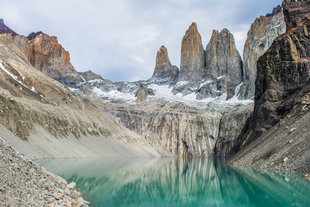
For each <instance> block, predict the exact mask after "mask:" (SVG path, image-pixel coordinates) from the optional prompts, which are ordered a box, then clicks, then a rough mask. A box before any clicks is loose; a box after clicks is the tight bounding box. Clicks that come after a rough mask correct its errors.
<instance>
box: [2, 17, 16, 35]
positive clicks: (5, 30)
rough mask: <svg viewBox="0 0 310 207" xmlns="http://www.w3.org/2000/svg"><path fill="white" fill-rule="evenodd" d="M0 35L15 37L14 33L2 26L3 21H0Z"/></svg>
mask: <svg viewBox="0 0 310 207" xmlns="http://www.w3.org/2000/svg"><path fill="white" fill-rule="evenodd" d="M0 34H12V35H17V33H16V32H14V31H13V30H11V29H10V28H9V27H8V26H6V25H5V24H4V20H3V19H0Z"/></svg>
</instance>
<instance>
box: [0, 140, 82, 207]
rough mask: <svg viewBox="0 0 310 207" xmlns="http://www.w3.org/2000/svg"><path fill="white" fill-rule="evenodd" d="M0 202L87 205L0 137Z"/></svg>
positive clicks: (69, 187)
mask: <svg viewBox="0 0 310 207" xmlns="http://www.w3.org/2000/svg"><path fill="white" fill-rule="evenodd" d="M0 169H1V170H0V183H1V185H0V206H80V207H82V206H88V205H87V204H88V202H87V201H85V200H84V199H83V198H82V196H81V193H80V192H79V190H78V189H76V188H75V184H74V183H70V184H67V182H66V181H65V180H64V179H62V178H61V177H58V176H56V175H54V174H51V173H49V172H47V171H46V170H45V169H44V168H42V167H40V166H39V165H37V164H36V163H34V162H32V161H31V160H29V159H27V158H26V157H25V156H24V155H23V154H21V153H18V152H17V151H16V150H15V149H13V148H12V147H11V146H10V145H8V144H7V143H6V142H5V141H4V140H3V139H2V138H0Z"/></svg>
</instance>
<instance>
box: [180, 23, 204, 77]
mask: <svg viewBox="0 0 310 207" xmlns="http://www.w3.org/2000/svg"><path fill="white" fill-rule="evenodd" d="M204 68H205V67H204V49H203V46H202V40H201V36H200V34H199V32H198V28H197V24H196V23H194V22H193V23H192V24H191V26H190V27H189V28H188V30H187V31H186V33H185V35H184V37H183V39H182V46H181V65H180V74H179V77H178V80H179V81H194V80H201V79H202V78H203V75H204Z"/></svg>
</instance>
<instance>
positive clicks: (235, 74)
mask: <svg viewBox="0 0 310 207" xmlns="http://www.w3.org/2000/svg"><path fill="white" fill-rule="evenodd" d="M206 71H207V73H211V74H213V75H215V76H216V77H219V76H225V80H226V81H229V82H231V83H232V85H233V86H236V85H238V84H240V83H241V82H242V60H241V57H240V54H239V52H238V51H237V49H236V46H235V39H234V36H233V35H232V34H231V33H230V31H229V30H228V29H226V28H225V29H223V30H222V31H221V32H219V31H217V30H213V33H212V37H211V39H210V41H209V43H208V45H207V47H206Z"/></svg>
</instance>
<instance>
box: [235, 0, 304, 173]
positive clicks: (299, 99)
mask: <svg viewBox="0 0 310 207" xmlns="http://www.w3.org/2000/svg"><path fill="white" fill-rule="evenodd" d="M282 6H283V11H284V12H283V13H284V15H285V21H286V24H287V28H286V33H284V34H283V35H281V36H279V37H277V38H276V39H275V40H274V42H273V44H272V45H271V47H270V48H269V49H268V51H267V52H266V53H265V54H264V55H263V56H261V57H260V58H259V60H258V62H257V78H256V82H255V89H256V90H255V107H254V112H253V114H252V115H251V117H250V119H249V120H248V122H247V124H246V125H245V128H244V129H243V133H242V134H241V136H240V137H239V145H238V147H236V148H235V149H234V150H233V152H232V153H233V154H234V153H236V152H238V151H240V150H243V151H246V147H247V146H248V145H249V144H251V143H252V144H251V145H250V146H249V148H250V147H252V148H253V147H254V145H255V148H263V149H264V150H262V151H261V153H259V152H258V151H257V153H258V154H256V156H255V154H252V152H250V153H248V154H246V153H245V154H243V156H238V155H237V157H238V158H236V159H233V161H231V162H232V163H233V162H237V163H238V162H239V161H240V162H239V163H243V164H251V162H254V161H253V159H254V158H253V156H255V159H257V160H256V161H257V163H258V164H257V165H260V164H262V163H264V165H261V166H262V167H264V166H267V163H269V166H271V165H272V166H273V167H274V168H276V167H279V168H285V167H283V165H286V161H287V159H289V158H287V159H285V156H290V153H292V154H295V155H296V157H297V156H298V155H300V156H301V157H300V160H299V162H297V163H296V162H295V164H294V165H293V166H291V167H290V168H289V169H290V170H293V171H297V172H298V171H299V170H300V171H302V172H303V173H305V172H310V165H309V159H310V158H309V157H310V155H309V153H308V152H309V133H310V132H309V127H308V126H303V125H302V124H301V125H300V126H298V127H296V128H295V129H294V128H291V129H290V130H289V132H288V133H294V131H295V130H296V129H297V128H298V129H299V128H300V129H299V130H301V131H302V134H300V138H298V143H299V145H300V146H306V147H298V149H296V148H294V147H296V146H294V145H293V144H292V145H289V143H295V140H292V141H290V142H289V143H287V142H288V141H289V140H287V139H286V138H285V139H284V138H283V137H286V136H287V135H285V132H281V130H279V131H276V130H275V128H274V127H275V125H277V126H279V129H282V128H283V127H280V126H281V125H282V124H283V122H286V121H287V120H290V117H292V116H294V120H295V121H293V122H303V121H302V120H303V119H305V118H306V117H307V116H308V115H306V113H308V112H307V111H309V107H308V104H309V95H310V35H309V33H310V19H309V12H304V11H305V10H309V9H310V5H309V1H308V0H307V1H306V0H305V1H284V2H283V4H282ZM281 120H282V121H281ZM293 122H292V123H293ZM306 123H308V122H307V121H306ZM287 127H291V126H289V125H288V126H287ZM277 133H278V134H282V135H283V137H282V136H278V135H277ZM271 134H272V135H271ZM304 135H306V136H304ZM272 137H274V138H272ZM290 137H291V139H295V138H294V136H290ZM268 139H269V140H270V142H272V143H274V145H273V144H271V145H269V146H265V147H264V146H262V145H266V143H267V142H268ZM281 139H283V140H286V141H287V142H283V140H281ZM254 140H255V142H253V141H254ZM296 141H297V138H296ZM278 143H280V145H278ZM263 153H266V154H265V155H264V156H263ZM258 155H261V157H258ZM279 156H280V157H279ZM271 158H272V159H271ZM279 158H282V161H281V162H279ZM273 159H274V160H277V162H274V163H273V164H272V163H271V162H272V160H273ZM238 160H239V161H238ZM262 161H264V162H262ZM283 162H284V163H283ZM301 168H303V170H301Z"/></svg>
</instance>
